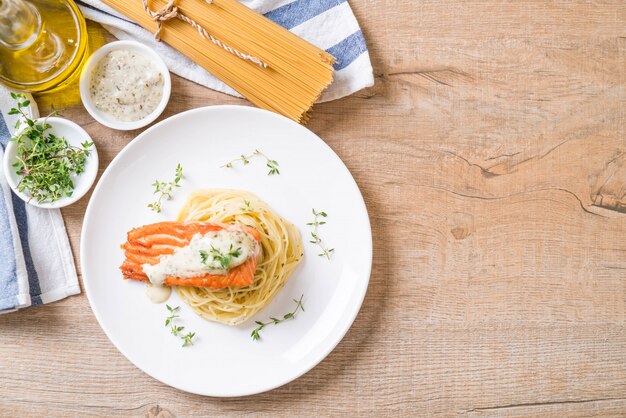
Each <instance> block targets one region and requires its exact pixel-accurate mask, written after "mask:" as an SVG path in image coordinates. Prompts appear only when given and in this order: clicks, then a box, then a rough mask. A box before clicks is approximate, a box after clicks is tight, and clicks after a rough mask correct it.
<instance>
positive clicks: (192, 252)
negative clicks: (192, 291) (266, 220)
mask: <svg viewBox="0 0 626 418" xmlns="http://www.w3.org/2000/svg"><path fill="white" fill-rule="evenodd" d="M257 246H258V243H257V241H256V240H255V239H254V238H252V237H251V236H250V235H248V234H247V233H245V232H243V231H227V230H224V229H222V230H220V231H212V232H209V233H207V234H205V235H202V234H196V235H194V236H193V238H192V239H191V241H190V242H189V245H187V246H185V247H180V248H177V249H176V250H175V251H174V253H173V254H168V255H162V256H160V257H159V262H158V263H157V264H153V265H150V264H144V265H143V266H142V268H143V272H144V273H146V275H147V276H148V278H149V279H150V282H151V283H152V284H153V285H155V286H159V285H162V284H163V282H164V281H165V279H166V278H167V276H175V277H193V276H197V275H198V274H203V273H210V274H223V275H225V274H227V273H228V271H229V270H230V269H232V268H233V267H237V266H238V265H240V264H243V263H245V262H246V261H247V260H248V258H250V257H252V256H254V255H256V254H257V252H258V250H257ZM203 253H204V256H203V255H202V254H203ZM224 256H225V257H226V264H225V265H222V262H223V260H224Z"/></svg>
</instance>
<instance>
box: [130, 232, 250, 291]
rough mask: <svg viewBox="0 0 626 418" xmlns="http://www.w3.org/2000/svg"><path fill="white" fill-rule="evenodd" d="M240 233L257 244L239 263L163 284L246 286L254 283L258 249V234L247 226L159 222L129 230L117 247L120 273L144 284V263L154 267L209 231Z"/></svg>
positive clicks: (166, 280) (199, 272)
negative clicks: (220, 271) (121, 256)
mask: <svg viewBox="0 0 626 418" xmlns="http://www.w3.org/2000/svg"><path fill="white" fill-rule="evenodd" d="M219 231H229V232H235V231H240V232H244V233H246V234H248V235H249V236H250V237H251V238H252V239H253V240H254V241H256V243H257V244H258V245H255V247H254V253H253V254H251V256H250V257H248V258H247V259H246V260H245V261H244V262H243V263H242V264H239V265H237V266H235V267H232V268H230V269H228V270H227V271H225V272H224V273H225V274H214V273H211V272H206V271H201V270H198V272H197V275H195V274H194V275H193V276H190V275H185V276H184V277H176V276H170V275H167V276H166V277H165V280H164V281H163V284H164V285H166V286H196V287H207V288H210V289H223V288H225V287H231V286H249V285H251V284H252V282H253V281H254V273H255V271H256V266H257V260H258V256H259V254H260V248H261V234H260V233H259V231H257V230H256V229H255V228H252V227H250V226H247V225H229V224H221V223H214V222H202V221H192V222H159V223H155V224H150V225H145V226H142V227H139V228H135V229H132V230H131V231H129V232H128V236H127V241H126V242H125V243H124V244H122V245H121V248H122V249H123V250H124V253H125V256H126V259H125V260H124V263H123V264H122V265H121V267H120V270H121V271H122V274H123V276H124V279H133V280H143V281H148V280H149V277H148V275H147V274H146V273H145V272H144V268H143V266H144V265H145V264H149V265H156V264H158V263H160V262H161V259H162V256H167V255H171V254H174V253H175V251H176V250H177V249H180V248H182V247H186V246H188V245H189V244H190V242H191V241H192V239H193V238H194V237H195V236H197V235H198V234H200V235H201V236H204V235H205V234H208V233H211V232H219Z"/></svg>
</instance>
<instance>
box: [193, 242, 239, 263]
mask: <svg viewBox="0 0 626 418" xmlns="http://www.w3.org/2000/svg"><path fill="white" fill-rule="evenodd" d="M240 255H241V247H238V248H237V249H234V248H233V244H230V249H229V250H228V252H227V253H226V254H224V252H222V251H220V250H219V249H217V248H215V247H214V246H211V250H209V252H208V253H207V252H206V251H204V250H200V261H201V262H202V264H204V265H206V266H207V267H215V263H217V264H218V265H219V266H220V267H222V268H223V269H226V268H228V266H229V265H230V262H231V260H232V259H233V258H234V257H239V256H240ZM209 256H210V257H211V260H210V261H209Z"/></svg>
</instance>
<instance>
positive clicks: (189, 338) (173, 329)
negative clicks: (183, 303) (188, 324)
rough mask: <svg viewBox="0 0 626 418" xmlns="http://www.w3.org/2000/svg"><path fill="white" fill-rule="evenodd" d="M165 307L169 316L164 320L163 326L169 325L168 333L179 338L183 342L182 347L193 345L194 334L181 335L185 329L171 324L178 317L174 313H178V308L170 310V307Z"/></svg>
mask: <svg viewBox="0 0 626 418" xmlns="http://www.w3.org/2000/svg"><path fill="white" fill-rule="evenodd" d="M165 307H166V308H167V310H168V311H169V313H170V316H168V317H167V318H166V319H165V326H168V325H170V324H171V326H170V333H171V334H172V335H173V336H175V337H178V338H180V339H181V340H183V347H187V346H188V345H193V337H195V336H196V333H195V332H188V333H187V334H183V330H184V329H185V327H183V326H177V325H175V324H174V323H173V322H174V320H175V319H176V318H178V315H176V313H177V312H178V311H180V306H176V307H174V308H172V307H171V306H170V305H165Z"/></svg>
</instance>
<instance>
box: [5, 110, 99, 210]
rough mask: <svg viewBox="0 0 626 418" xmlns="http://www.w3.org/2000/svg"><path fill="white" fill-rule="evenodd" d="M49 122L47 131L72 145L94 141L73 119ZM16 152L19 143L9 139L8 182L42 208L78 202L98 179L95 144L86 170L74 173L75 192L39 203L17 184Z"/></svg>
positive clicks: (6, 159) (19, 194) (34, 204)
mask: <svg viewBox="0 0 626 418" xmlns="http://www.w3.org/2000/svg"><path fill="white" fill-rule="evenodd" d="M44 119H45V118H40V119H38V121H43V120H44ZM47 122H48V124H49V125H50V127H51V128H50V129H49V130H47V131H46V132H47V133H53V134H55V135H56V136H59V137H61V136H62V137H65V139H66V140H67V142H68V143H69V144H70V145H74V146H77V147H80V146H81V145H80V144H81V142H85V141H89V142H93V141H92V139H91V137H90V136H89V134H88V133H87V132H85V130H84V129H83V128H81V127H80V126H78V125H77V124H75V123H74V122H72V121H69V120H67V119H63V118H57V117H49V118H48V121H47ZM16 154H17V145H16V144H15V142H13V141H9V143H8V144H7V147H6V149H5V150H4V174H5V176H6V178H7V182H8V183H9V186H11V189H13V192H14V193H15V194H16V195H17V196H19V198H20V199H22V200H23V201H24V202H26V203H28V204H30V205H33V206H37V207H40V208H46V209H54V208H62V207H64V206H67V205H70V204H72V203H74V202H76V201H77V200H78V199H80V198H81V197H83V196H84V195H85V193H87V191H89V189H90V188H91V186H92V184H93V182H94V181H95V180H96V175H97V174H98V151H97V150H96V146H95V145H93V146H92V147H91V148H90V149H89V156H88V157H87V161H86V162H85V171H84V172H82V173H81V174H80V175H78V176H76V175H72V180H73V181H74V192H73V193H72V196H70V197H62V198H61V199H59V200H55V201H54V202H52V203H38V202H37V201H36V200H35V199H31V196H30V195H28V194H26V193H22V192H20V191H18V190H17V184H18V183H19V182H20V179H21V176H20V175H19V174H17V173H16V172H15V167H13V163H14V162H15V157H16Z"/></svg>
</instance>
